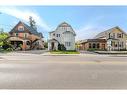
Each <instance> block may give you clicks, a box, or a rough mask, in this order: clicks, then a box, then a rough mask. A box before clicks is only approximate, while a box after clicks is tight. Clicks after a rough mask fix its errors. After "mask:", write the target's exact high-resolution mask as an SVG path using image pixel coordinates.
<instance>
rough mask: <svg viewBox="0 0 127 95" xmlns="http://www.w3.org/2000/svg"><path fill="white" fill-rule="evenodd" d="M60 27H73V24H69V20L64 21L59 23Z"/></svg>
mask: <svg viewBox="0 0 127 95" xmlns="http://www.w3.org/2000/svg"><path fill="white" fill-rule="evenodd" d="M58 27H71V25H69V24H68V23H67V22H62V23H61V24H59V25H58Z"/></svg>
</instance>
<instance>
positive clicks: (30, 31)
mask: <svg viewBox="0 0 127 95" xmlns="http://www.w3.org/2000/svg"><path fill="white" fill-rule="evenodd" d="M19 26H23V27H24V31H19V30H18V27H19ZM13 32H14V33H15V32H22V33H23V32H25V33H31V34H34V35H37V36H39V37H40V36H41V33H38V32H37V30H35V29H34V28H33V27H30V26H28V25H27V24H25V23H23V22H21V21H20V22H19V23H18V24H17V25H16V26H15V27H14V28H13V29H12V30H11V31H10V32H9V33H10V34H11V33H13Z"/></svg>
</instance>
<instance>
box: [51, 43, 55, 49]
mask: <svg viewBox="0 0 127 95" xmlns="http://www.w3.org/2000/svg"><path fill="white" fill-rule="evenodd" d="M51 49H52V50H54V42H52V43H51Z"/></svg>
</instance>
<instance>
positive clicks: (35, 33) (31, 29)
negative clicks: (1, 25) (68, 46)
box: [11, 21, 43, 37]
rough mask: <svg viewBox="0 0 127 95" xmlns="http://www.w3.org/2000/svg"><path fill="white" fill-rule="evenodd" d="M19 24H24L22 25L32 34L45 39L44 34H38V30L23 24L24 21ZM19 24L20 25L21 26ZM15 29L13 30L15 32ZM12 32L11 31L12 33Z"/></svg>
mask: <svg viewBox="0 0 127 95" xmlns="http://www.w3.org/2000/svg"><path fill="white" fill-rule="evenodd" d="M19 23H22V24H23V25H24V27H25V28H27V29H28V30H29V31H30V32H31V33H32V34H34V35H37V36H41V37H43V35H42V33H38V32H37V30H36V29H34V28H33V27H31V26H28V25H27V24H25V23H24V22H22V21H19ZM19 23H18V24H19ZM18 24H17V25H18ZM17 25H16V26H17ZM16 26H15V27H16ZM15 27H14V28H15ZM14 28H13V29H14ZM13 29H12V30H13ZM12 30H11V31H12Z"/></svg>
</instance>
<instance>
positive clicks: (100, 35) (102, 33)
mask: <svg viewBox="0 0 127 95" xmlns="http://www.w3.org/2000/svg"><path fill="white" fill-rule="evenodd" d="M114 29H119V30H120V31H121V32H123V33H124V34H125V35H127V34H126V33H125V32H124V31H123V30H122V29H120V28H119V27H118V26H116V27H113V28H110V29H108V30H106V31H104V32H101V33H99V34H98V35H96V36H95V37H94V38H95V39H96V38H102V37H106V34H108V33H111V32H112V31H113V30H114Z"/></svg>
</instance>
